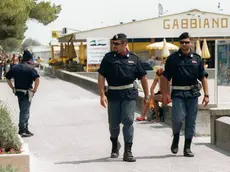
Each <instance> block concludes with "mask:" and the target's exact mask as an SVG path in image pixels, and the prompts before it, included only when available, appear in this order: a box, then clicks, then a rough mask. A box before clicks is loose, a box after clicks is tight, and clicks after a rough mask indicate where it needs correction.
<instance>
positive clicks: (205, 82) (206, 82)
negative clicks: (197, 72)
mask: <svg viewBox="0 0 230 172" xmlns="http://www.w3.org/2000/svg"><path fill="white" fill-rule="evenodd" d="M201 83H202V86H203V90H204V95H209V94H208V79H207V78H206V77H205V76H204V77H203V78H202V80H201Z"/></svg>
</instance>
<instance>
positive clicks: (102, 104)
mask: <svg viewBox="0 0 230 172" xmlns="http://www.w3.org/2000/svg"><path fill="white" fill-rule="evenodd" d="M100 101H101V106H103V107H104V108H106V107H107V104H108V100H107V97H106V96H102V97H101V100H100Z"/></svg>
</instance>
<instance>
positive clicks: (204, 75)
mask: <svg viewBox="0 0 230 172" xmlns="http://www.w3.org/2000/svg"><path fill="white" fill-rule="evenodd" d="M207 78H208V73H207V72H206V71H205V70H204V63H203V61H202V60H201V58H200V64H199V78H198V79H199V80H200V81H201V83H202V86H203V90H204V95H208V79H207Z"/></svg>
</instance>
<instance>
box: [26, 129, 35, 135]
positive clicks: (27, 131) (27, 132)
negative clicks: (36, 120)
mask: <svg viewBox="0 0 230 172" xmlns="http://www.w3.org/2000/svg"><path fill="white" fill-rule="evenodd" d="M26 134H30V135H31V136H34V134H33V133H31V132H30V131H29V130H28V129H27V130H26Z"/></svg>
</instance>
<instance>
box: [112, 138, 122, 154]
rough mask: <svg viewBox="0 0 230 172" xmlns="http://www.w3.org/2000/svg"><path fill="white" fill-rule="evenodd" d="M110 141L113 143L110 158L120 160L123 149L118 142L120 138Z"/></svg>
mask: <svg viewBox="0 0 230 172" xmlns="http://www.w3.org/2000/svg"><path fill="white" fill-rule="evenodd" d="M110 140H111V142H112V151H111V156H110V158H118V157H119V150H120V148H121V144H120V142H119V141H118V138H111V137H110Z"/></svg>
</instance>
